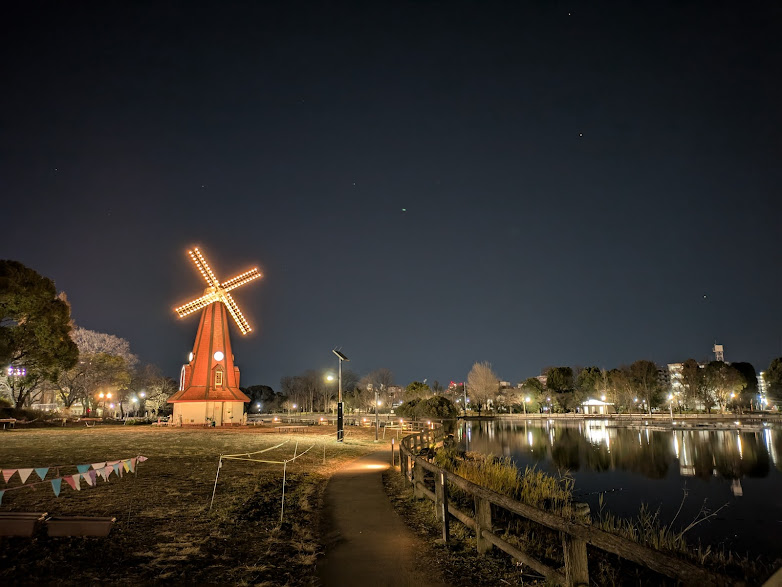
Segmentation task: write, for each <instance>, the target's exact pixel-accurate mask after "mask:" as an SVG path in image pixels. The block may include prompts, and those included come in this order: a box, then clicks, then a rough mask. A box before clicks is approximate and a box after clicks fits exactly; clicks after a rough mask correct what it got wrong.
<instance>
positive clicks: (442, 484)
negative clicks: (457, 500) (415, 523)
mask: <svg viewBox="0 0 782 587" xmlns="http://www.w3.org/2000/svg"><path fill="white" fill-rule="evenodd" d="M434 498H435V508H436V510H435V515H436V517H437V519H438V520H440V521H442V523H443V542H446V543H447V542H448V541H449V540H450V539H451V525H450V520H449V519H448V479H447V478H446V476H445V471H438V472H437V473H435V476H434Z"/></svg>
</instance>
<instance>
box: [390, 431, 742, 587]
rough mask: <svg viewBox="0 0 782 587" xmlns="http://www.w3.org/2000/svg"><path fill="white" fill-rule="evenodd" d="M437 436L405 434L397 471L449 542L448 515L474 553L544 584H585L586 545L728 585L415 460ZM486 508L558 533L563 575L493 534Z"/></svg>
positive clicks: (676, 575)
mask: <svg viewBox="0 0 782 587" xmlns="http://www.w3.org/2000/svg"><path fill="white" fill-rule="evenodd" d="M442 437H443V433H442V428H441V427H440V426H439V425H438V426H437V427H435V428H434V429H423V430H422V431H420V432H417V433H414V434H411V435H409V436H406V437H405V438H404V439H403V440H402V442H400V444H399V457H400V470H401V472H402V475H403V476H404V477H405V478H406V479H408V480H409V481H410V482H411V483H412V484H413V489H414V493H415V496H416V497H417V498H419V499H423V498H428V499H430V500H432V501H433V502H434V503H435V509H436V512H437V519H438V520H440V522H441V524H442V537H443V540H444V541H445V542H448V541H449V540H450V518H451V516H453V517H454V518H456V519H457V520H459V521H460V522H462V523H463V524H464V525H465V526H467V527H468V528H471V529H472V530H473V531H474V532H475V536H476V543H477V550H478V552H479V553H485V552H488V551H489V550H490V549H491V548H492V547H493V546H496V547H497V548H499V549H500V550H502V551H504V552H506V553H507V554H509V555H510V556H512V557H513V558H515V559H516V560H518V561H520V562H522V563H523V564H525V565H528V566H529V567H530V568H532V569H534V570H535V571H537V572H538V573H540V574H541V575H543V576H544V577H546V578H547V579H548V580H549V581H551V582H554V583H557V584H564V585H588V584H589V564H588V559H587V549H586V547H587V544H589V545H591V546H593V547H595V548H598V549H600V550H602V551H604V552H608V553H612V554H615V555H617V556H619V557H621V558H623V559H626V560H629V561H632V562H634V563H637V564H638V565H641V566H643V567H646V568H648V569H651V570H652V571H655V572H657V573H660V574H662V575H665V576H667V577H671V578H673V579H676V580H678V581H680V582H682V583H683V584H685V585H694V584H705V585H729V584H731V581H730V580H729V579H727V578H726V577H723V576H721V575H717V574H715V573H712V572H710V571H707V570H706V569H704V568H702V567H699V566H698V565H695V564H693V563H690V562H687V561H685V560H682V559H679V558H676V557H673V556H670V555H668V554H664V553H662V552H659V551H657V550H654V549H652V548H648V547H646V546H643V545H641V544H638V543H637V542H633V541H632V540H629V539H627V538H623V537H621V536H616V535H615V534H610V533H608V532H605V531H603V530H600V529H599V528H595V527H592V526H590V525H589V524H587V523H583V522H578V521H573V520H571V519H568V518H564V517H562V516H558V515H555V514H552V513H550V512H547V511H544V510H540V509H538V508H535V507H532V506H529V505H526V504H523V503H521V502H518V501H515V500H513V499H511V498H509V497H507V496H505V495H502V494H499V493H496V492H494V491H491V490H489V489H486V488H484V487H481V486H479V485H476V484H475V483H472V482H470V481H468V480H467V479H464V478H463V477H459V476H458V475H455V474H454V473H452V472H450V471H447V470H445V469H442V468H440V467H438V466H436V465H434V464H433V463H431V462H429V461H428V460H427V459H425V458H423V457H422V456H419V455H420V453H421V452H423V451H424V449H428V448H432V447H433V446H435V445H436V444H437V443H438V442H439V441H441V439H442ZM428 475H431V476H433V477H434V491H430V490H429V489H428V488H427V484H426V478H427V476H428ZM449 485H452V486H454V487H458V488H459V489H461V490H462V491H464V492H465V493H467V494H470V495H472V496H473V498H474V500H475V508H474V515H470V514H468V513H465V512H462V511H460V510H459V509H457V508H456V507H454V506H453V505H452V504H451V503H449V499H448V493H449ZM492 506H494V507H495V508H500V509H503V510H505V511H507V512H510V513H512V514H515V515H517V516H521V517H522V518H525V519H527V520H530V521H532V522H535V523H537V524H540V525H541V526H545V527H546V528H549V529H551V530H554V531H557V532H559V535H560V537H561V540H562V550H563V552H564V561H565V565H564V573H563V572H562V571H561V570H559V569H555V568H553V567H551V566H549V565H547V564H545V563H544V562H541V561H539V560H537V559H535V558H533V557H532V556H530V555H529V554H527V553H525V552H523V551H521V550H519V549H518V548H517V547H515V546H513V545H512V544H509V543H508V542H506V541H505V540H503V539H502V538H500V537H499V536H497V535H496V534H495V533H494V527H493V525H492Z"/></svg>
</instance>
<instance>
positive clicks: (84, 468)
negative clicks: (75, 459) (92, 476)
mask: <svg viewBox="0 0 782 587" xmlns="http://www.w3.org/2000/svg"><path fill="white" fill-rule="evenodd" d="M76 470H78V471H79V473H86V472H87V471H89V470H90V466H89V465H76Z"/></svg>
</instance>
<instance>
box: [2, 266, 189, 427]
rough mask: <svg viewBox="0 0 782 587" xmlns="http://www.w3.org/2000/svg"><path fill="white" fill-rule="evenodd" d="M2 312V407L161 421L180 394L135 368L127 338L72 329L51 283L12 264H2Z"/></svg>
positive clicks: (148, 370) (154, 374)
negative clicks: (49, 408) (41, 407)
mask: <svg viewBox="0 0 782 587" xmlns="http://www.w3.org/2000/svg"><path fill="white" fill-rule="evenodd" d="M0 311H1V312H2V318H1V319H0V364H3V365H8V367H7V368H6V370H5V372H4V373H3V375H4V377H3V378H2V387H3V389H4V391H5V392H6V397H4V398H3V397H0V405H2V404H3V403H5V404H10V405H11V406H12V407H14V408H17V409H20V408H25V407H30V406H33V405H40V404H42V403H46V404H56V405H57V406H58V408H59V409H62V410H64V411H66V412H69V411H71V410H72V409H73V407H74V406H75V405H80V407H81V413H95V412H96V411H97V410H98V409H101V408H102V409H103V410H104V411H112V412H115V411H116V412H117V413H118V414H119V415H120V416H125V415H127V414H128V413H131V414H134V415H135V414H144V413H150V414H153V415H158V414H160V413H161V412H163V411H164V410H165V408H166V401H167V400H168V397H169V396H170V395H171V394H172V393H173V392H174V391H176V389H177V386H176V383H175V382H174V381H173V380H172V379H171V378H169V377H165V376H163V375H162V374H161V373H160V371H159V369H157V368H156V367H155V366H154V365H141V364H139V361H138V357H137V356H136V355H134V354H133V353H132V352H131V351H130V344H129V343H128V341H127V340H125V339H123V338H120V337H117V336H114V335H111V334H105V333H101V332H95V331H92V330H87V329H86V328H80V327H78V326H76V325H75V324H74V323H73V321H72V319H71V308H70V304H69V303H68V299H67V297H66V296H65V294H63V293H57V291H56V289H55V287H54V282H53V281H52V280H51V279H48V278H46V277H43V276H41V275H39V274H38V273H37V272H35V271H34V270H32V269H30V268H29V267H25V266H24V265H23V264H21V263H18V262H16V261H0ZM101 394H103V396H102V397H101ZM112 404H113V406H114V407H113V408H112V407H111V406H112Z"/></svg>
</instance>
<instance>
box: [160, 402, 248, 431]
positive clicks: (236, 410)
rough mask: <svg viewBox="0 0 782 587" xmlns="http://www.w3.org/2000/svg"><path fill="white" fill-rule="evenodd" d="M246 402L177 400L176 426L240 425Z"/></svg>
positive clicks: (175, 406)
mask: <svg viewBox="0 0 782 587" xmlns="http://www.w3.org/2000/svg"><path fill="white" fill-rule="evenodd" d="M243 417H244V402H210V401H204V402H177V403H175V404H174V415H173V424H174V426H231V425H234V426H238V425H239V424H242V423H243Z"/></svg>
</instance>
